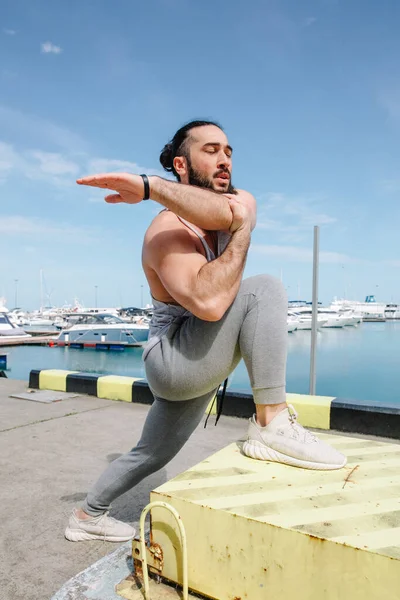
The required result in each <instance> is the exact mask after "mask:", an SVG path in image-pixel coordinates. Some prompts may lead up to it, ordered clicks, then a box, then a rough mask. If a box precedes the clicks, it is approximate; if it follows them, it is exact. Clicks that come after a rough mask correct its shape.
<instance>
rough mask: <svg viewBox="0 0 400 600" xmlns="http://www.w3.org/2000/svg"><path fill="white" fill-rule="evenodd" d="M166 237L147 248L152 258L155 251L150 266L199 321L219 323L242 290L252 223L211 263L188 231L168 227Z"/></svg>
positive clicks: (239, 230) (239, 229)
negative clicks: (196, 247) (197, 249)
mask: <svg viewBox="0 0 400 600" xmlns="http://www.w3.org/2000/svg"><path fill="white" fill-rule="evenodd" d="M162 235H163V238H162V240H161V239H160V237H158V239H157V236H154V237H153V240H152V242H150V243H149V245H148V247H147V250H148V251H150V255H151V254H153V252H154V254H153V257H154V258H153V260H150V261H149V266H151V268H153V270H154V271H155V272H156V273H157V275H158V277H159V279H160V281H161V282H162V284H163V286H164V287H165V289H166V290H167V291H168V293H169V294H170V296H171V297H172V298H174V300H175V301H176V302H177V303H178V304H180V305H181V306H184V307H185V308H186V309H187V310H189V311H190V312H191V313H193V314H194V315H195V316H196V317H198V318H199V319H203V320H205V321H219V319H221V318H222V317H223V315H224V314H225V312H226V311H227V309H228V308H229V306H230V305H231V304H232V302H233V301H234V299H235V297H236V295H237V293H238V290H239V286H240V282H241V279H242V275H243V270H244V266H245V263H246V256H247V252H248V248H249V245H250V223H248V222H247V223H246V224H243V225H242V226H240V227H239V228H238V229H237V230H236V231H235V232H234V233H233V235H232V237H231V240H230V242H229V244H228V245H227V247H226V249H225V251H224V252H223V253H222V254H221V256H219V257H218V258H216V259H215V260H213V261H211V262H208V263H207V262H206V259H205V257H204V256H202V255H201V254H199V253H198V252H196V251H193V245H192V244H193V241H192V239H190V238H189V235H188V233H187V232H186V231H182V230H181V231H180V234H177V231H176V229H173V228H171V229H170V230H169V231H168V228H167V230H166V229H164V231H163V234H162ZM188 240H189V241H188ZM152 247H153V252H152Z"/></svg>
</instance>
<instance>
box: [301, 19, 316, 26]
mask: <svg viewBox="0 0 400 600" xmlns="http://www.w3.org/2000/svg"><path fill="white" fill-rule="evenodd" d="M316 20H317V18H316V17H307V18H306V19H304V26H305V27H310V25H313V24H314V23H315V22H316Z"/></svg>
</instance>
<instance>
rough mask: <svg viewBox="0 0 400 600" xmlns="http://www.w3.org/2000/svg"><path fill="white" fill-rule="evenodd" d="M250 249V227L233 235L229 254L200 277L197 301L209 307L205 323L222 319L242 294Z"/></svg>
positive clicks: (216, 261)
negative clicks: (244, 272)
mask: <svg viewBox="0 0 400 600" xmlns="http://www.w3.org/2000/svg"><path fill="white" fill-rule="evenodd" d="M249 246H250V225H249V224H247V225H244V226H243V227H240V228H239V229H237V230H236V231H235V233H233V235H232V238H231V240H230V242H229V244H228V245H227V247H226V249H225V251H224V252H223V253H222V254H221V256H219V257H218V258H217V259H215V260H213V261H211V262H209V263H207V264H206V265H204V266H203V267H202V268H201V269H200V271H199V273H198V275H197V286H196V287H197V289H196V290H195V291H194V293H195V297H196V300H197V301H200V302H203V303H204V304H205V306H206V307H207V308H206V313H205V317H204V318H205V319H206V320H208V321H219V320H220V319H222V317H223V316H224V314H225V313H226V311H227V310H228V308H229V307H230V305H231V304H232V302H233V301H234V300H235V298H236V296H237V293H238V291H239V287H240V283H241V281H242V275H243V271H244V267H245V264H246V258H247V252H248V249H249Z"/></svg>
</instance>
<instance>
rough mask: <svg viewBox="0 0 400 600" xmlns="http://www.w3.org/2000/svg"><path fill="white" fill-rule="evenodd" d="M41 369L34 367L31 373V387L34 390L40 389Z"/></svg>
mask: <svg viewBox="0 0 400 600" xmlns="http://www.w3.org/2000/svg"><path fill="white" fill-rule="evenodd" d="M40 371H41V369H33V370H32V371H31V372H30V373H29V387H30V388H31V389H32V390H38V389H39V375H40Z"/></svg>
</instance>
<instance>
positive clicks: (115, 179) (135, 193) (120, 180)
mask: <svg viewBox="0 0 400 600" xmlns="http://www.w3.org/2000/svg"><path fill="white" fill-rule="evenodd" d="M76 183H78V184H79V185H90V186H91V187H98V188H104V189H108V190H115V191H116V192H118V193H117V194H109V195H108V196H106V197H105V201H106V202H109V203H110V204H117V203H119V202H125V203H126V204H138V203H139V202H141V201H142V200H143V197H144V183H143V179H142V178H141V177H140V175H130V174H129V173H101V174H100V175H89V176H88V177H82V178H81V179H77V181H76Z"/></svg>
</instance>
